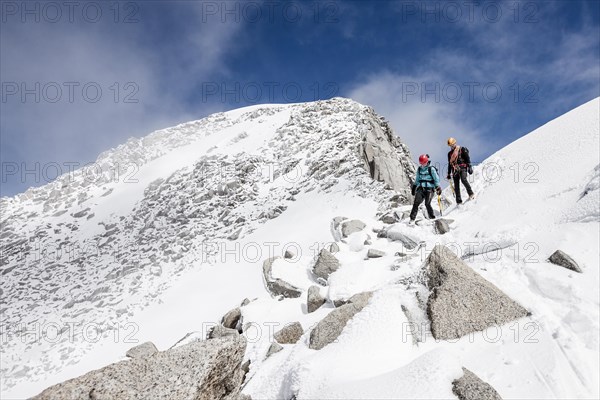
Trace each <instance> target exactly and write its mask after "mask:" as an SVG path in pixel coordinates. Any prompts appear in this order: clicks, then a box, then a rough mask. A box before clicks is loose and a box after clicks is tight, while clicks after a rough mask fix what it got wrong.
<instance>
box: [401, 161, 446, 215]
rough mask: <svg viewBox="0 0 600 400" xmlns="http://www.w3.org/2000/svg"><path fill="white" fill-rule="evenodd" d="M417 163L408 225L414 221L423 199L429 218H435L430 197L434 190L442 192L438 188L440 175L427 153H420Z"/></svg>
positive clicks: (438, 192)
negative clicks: (413, 198)
mask: <svg viewBox="0 0 600 400" xmlns="http://www.w3.org/2000/svg"><path fill="white" fill-rule="evenodd" d="M419 165H420V166H419V168H417V176H416V178H415V183H414V184H413V186H412V194H413V196H415V201H414V203H413V207H412V210H411V212H410V222H409V223H408V224H409V225H413V224H414V223H415V219H416V218H417V213H418V212H419V206H420V205H421V203H422V202H423V201H425V208H426V209H427V215H428V216H429V218H430V219H435V215H434V214H433V208H431V199H432V198H433V193H434V192H437V194H440V193H442V189H441V188H440V177H439V175H438V173H437V170H436V169H435V167H433V166H431V162H430V161H429V155H428V154H422V155H421V156H420V157H419Z"/></svg>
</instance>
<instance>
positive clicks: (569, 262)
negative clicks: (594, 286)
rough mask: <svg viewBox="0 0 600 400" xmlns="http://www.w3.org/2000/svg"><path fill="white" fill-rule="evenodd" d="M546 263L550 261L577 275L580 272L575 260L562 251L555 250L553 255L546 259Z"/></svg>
mask: <svg viewBox="0 0 600 400" xmlns="http://www.w3.org/2000/svg"><path fill="white" fill-rule="evenodd" d="M548 261H550V262H551V263H552V264H555V265H559V266H561V267H564V268H566V269H570V270H571V271H575V272H579V273H581V272H582V271H581V268H580V267H579V265H578V264H577V263H576V262H575V260H573V259H572V258H571V256H569V255H568V254H567V253H565V252H564V251H562V250H556V251H555V252H554V253H552V255H551V256H550V257H549V258H548Z"/></svg>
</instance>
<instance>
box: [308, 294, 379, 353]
mask: <svg viewBox="0 0 600 400" xmlns="http://www.w3.org/2000/svg"><path fill="white" fill-rule="evenodd" d="M371 296H372V293H371V292H365V293H359V294H357V295H354V296H352V297H351V298H350V300H348V303H347V304H344V305H343V306H341V307H339V308H336V309H335V310H333V311H331V312H330V313H329V314H327V316H326V317H325V318H323V319H322V320H321V321H319V323H318V324H317V326H315V328H314V329H313V330H312V332H311V333H310V344H309V347H310V348H311V349H313V350H321V349H322V348H323V347H325V346H327V345H328V344H330V343H333V342H334V341H335V340H336V339H337V338H338V336H340V333H342V331H343V330H344V327H345V326H346V324H347V323H348V321H350V320H351V319H352V318H353V317H354V316H355V315H356V314H357V313H359V312H360V311H361V310H362V309H363V308H365V306H366V305H367V304H368V302H369V300H370V299H371Z"/></svg>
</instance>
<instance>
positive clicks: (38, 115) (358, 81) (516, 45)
mask: <svg viewBox="0 0 600 400" xmlns="http://www.w3.org/2000/svg"><path fill="white" fill-rule="evenodd" d="M48 4H50V5H48ZM1 7H2V8H1V12H2V16H1V18H2V20H1V31H0V45H1V47H0V67H1V69H0V73H1V76H0V80H1V82H2V101H1V103H0V107H1V110H0V132H1V138H0V145H1V150H0V151H1V153H0V156H1V161H2V190H1V192H2V193H1V194H2V196H7V195H14V194H16V193H20V192H23V191H24V190H26V189H27V188H28V187H30V186H39V185H41V184H43V183H46V181H47V180H49V179H51V178H52V177H53V175H54V172H53V171H55V170H56V169H52V168H50V169H46V168H45V167H46V166H48V165H58V166H60V167H61V168H63V172H68V166H67V165H84V164H86V163H89V162H92V161H94V160H95V159H96V157H97V156H98V154H100V153H101V152H102V151H105V150H108V149H110V148H112V147H116V146H118V145H119V144H121V143H123V142H125V141H126V140H127V139H128V138H129V137H131V136H136V137H139V136H143V135H146V134H148V133H150V132H151V131H153V130H156V129H160V128H164V127H167V126H171V125H174V124H177V123H180V122H184V121H188V120H193V119H200V118H202V117H204V116H206V115H208V114H210V113H213V112H217V111H224V110H229V109H234V108H238V107H242V106H245V105H250V104H257V103H270V102H277V103H286V102H299V101H312V100H318V99H326V98H330V97H332V96H344V97H351V98H353V99H355V100H357V101H360V102H361V103H363V104H368V105H371V106H373V107H374V108H375V110H376V111H377V112H378V113H379V114H381V115H383V116H385V117H386V118H387V119H388V120H389V121H390V122H391V123H392V126H393V128H394V130H395V132H396V133H397V134H398V135H399V136H400V137H401V138H402V139H403V140H404V141H406V142H407V143H408V145H409V146H410V148H411V151H412V152H413V156H414V157H415V159H416V157H418V154H420V153H424V152H427V153H429V154H431V155H432V156H433V157H434V159H440V158H443V157H444V154H445V151H446V147H445V144H444V142H445V139H446V138H447V137H448V136H450V135H452V136H456V137H457V138H458V139H459V141H460V142H461V143H463V144H464V145H466V146H467V147H469V148H470V150H471V154H472V157H473V158H474V160H475V161H482V160H483V159H484V158H485V157H487V156H488V155H490V154H491V153H493V152H494V151H495V150H497V149H499V148H501V147H502V146H504V145H506V144H508V143H510V142H512V141H513V140H515V139H517V138H518V137H520V136H522V135H524V134H526V133H528V132H530V131H531V130H533V129H535V128H537V127H538V126H540V125H542V124H544V123H546V122H548V121H549V120H551V119H553V118H555V117H557V116H559V115H561V114H563V113H565V112H567V111H569V110H571V109H572V108H574V107H577V106H579V105H581V104H583V103H585V102H586V101H588V100H591V99H593V98H595V97H597V96H599V95H600V67H599V65H600V54H599V52H600V16H599V14H600V12H599V9H600V2H598V1H572V0H571V1H541V2H536V1H509V2H495V1H485V0H480V1H477V2H470V1H462V0H461V1H456V2H454V1H336V0H333V1H327V0H323V1H319V2H311V1H289V2H280V1H277V0H275V1H264V2H258V1H244V2H225V1H168V2H167V1H123V2H119V3H115V2H100V1H96V2H94V1H92V2H79V3H78V5H77V6H72V7H73V8H69V7H67V6H66V5H65V3H63V2H56V3H52V2H51V3H47V2H38V1H27V2H23V1H4V0H3V1H2V2H1ZM36 85H37V86H36ZM98 90H100V91H101V92H102V93H101V95H99V94H97V93H99V91H98ZM500 93H501V95H499V94H500ZM36 96H38V97H39V99H38V98H36ZM565 139H566V140H568V138H565ZM73 163H75V164H73ZM14 168H16V169H17V172H16V173H15V174H8V171H9V170H12V169H14ZM25 170H30V171H34V172H32V173H29V174H23V172H24V171H25ZM36 171H37V172H36Z"/></svg>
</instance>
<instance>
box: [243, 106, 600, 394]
mask: <svg viewBox="0 0 600 400" xmlns="http://www.w3.org/2000/svg"><path fill="white" fill-rule="evenodd" d="M599 105H600V101H599V99H595V100H593V101H590V102H589V103H587V104H584V105H582V106H581V107H579V108H577V109H575V110H573V111H571V112H570V113H568V114H566V115H564V116H562V117H560V118H558V119H556V120H554V121H552V122H550V123H548V124H546V125H544V126H543V127H541V128H539V129H538V130H536V131H534V132H532V133H531V134H529V135H527V136H525V137H523V138H522V139H520V140H517V141H516V142H514V143H512V144H511V145H509V146H507V147H506V148H504V149H502V150H500V151H499V152H497V153H496V154H494V155H493V156H491V157H490V158H489V159H488V160H486V161H485V162H484V163H482V165H480V166H478V167H476V168H475V173H474V175H473V176H472V177H471V179H472V181H473V187H474V188H475V190H476V192H477V194H478V197H477V199H476V200H474V201H469V202H467V203H466V204H464V205H463V206H461V208H458V209H457V208H452V207H451V208H449V209H448V210H446V213H445V216H446V217H447V218H449V219H452V220H454V222H452V223H451V228H452V229H451V231H450V232H449V233H447V234H445V235H443V236H440V235H436V234H435V233H434V230H433V227H432V226H431V224H427V223H426V221H423V223H422V224H421V225H420V226H417V227H414V228H410V227H408V226H406V225H405V224H404V223H398V224H395V225H394V226H392V227H391V229H392V230H395V231H396V232H400V233H404V234H406V235H408V236H410V237H412V238H413V239H414V240H415V241H420V242H422V243H423V245H424V246H423V247H422V248H420V249H419V250H417V251H413V252H412V255H415V257H413V258H412V259H410V260H408V261H407V262H406V261H401V259H400V258H399V257H397V256H395V255H394V254H397V252H405V253H407V249H406V248H405V247H404V246H403V245H402V244H400V243H398V242H392V241H389V240H388V239H381V238H378V239H373V240H372V241H371V244H369V245H365V246H358V247H354V248H353V246H352V242H353V240H352V238H348V240H347V243H340V244H339V245H340V252H338V253H337V254H336V256H337V258H338V259H339V260H340V261H341V263H342V266H341V268H340V269H339V270H338V271H336V272H335V273H334V274H333V275H332V276H331V278H330V280H329V285H328V287H327V288H326V289H325V288H324V289H323V293H324V294H325V292H327V293H326V294H327V296H328V297H329V298H330V299H336V298H338V297H339V295H340V294H343V297H345V298H347V297H349V296H350V295H352V294H355V293H360V292H364V291H371V290H375V294H374V296H373V298H372V300H371V302H370V303H369V305H368V306H367V307H365V308H364V309H363V311H362V312H360V313H359V314H357V315H356V317H354V318H353V319H352V320H351V321H350V322H349V323H348V325H346V327H345V328H344V330H343V332H342V334H341V335H340V337H339V338H338V340H337V341H336V342H335V343H332V344H330V345H328V346H326V347H325V348H323V349H321V350H318V351H315V350H311V349H310V348H309V347H308V343H309V342H310V330H311V329H312V328H313V327H314V324H315V322H317V321H319V320H320V319H321V318H322V317H323V315H324V314H326V313H328V312H330V311H331V310H332V308H331V307H332V306H331V305H330V306H329V307H327V306H325V308H321V309H319V310H318V311H317V312H315V313H314V314H305V313H304V311H303V309H302V307H301V304H302V302H303V301H302V300H297V299H289V300H285V301H282V302H276V301H272V300H269V299H266V300H265V299H259V300H257V301H255V302H253V303H250V304H249V305H248V306H246V307H243V308H242V311H243V318H244V322H245V323H248V321H253V322H254V321H255V322H257V323H258V324H259V325H260V326H268V325H270V324H271V323H273V322H276V323H277V324H278V325H277V326H279V327H280V326H282V325H283V324H285V323H289V322H291V321H296V320H297V321H300V322H301V323H302V325H303V327H304V328H305V334H304V335H303V337H302V339H301V340H300V342H299V343H298V344H296V345H294V346H290V345H286V346H284V349H283V350H282V351H281V352H279V353H276V354H274V355H272V356H271V357H269V358H268V359H267V360H263V357H264V354H265V352H266V350H267V348H268V346H269V341H270V339H271V338H268V337H267V338H262V340H260V341H258V343H257V344H255V345H254V346H252V347H251V349H250V350H249V352H248V353H249V357H250V359H251V360H252V363H253V364H252V366H251V370H250V372H251V374H252V373H254V374H253V375H251V378H250V380H249V381H248V383H247V385H246V387H245V389H244V391H245V392H246V393H248V394H251V395H252V396H253V398H291V397H292V396H293V395H295V396H296V398H299V399H300V398H339V399H347V398H362V399H364V398H376V399H383V398H390V399H399V398H405V399H416V398H421V399H441V398H455V395H454V394H453V393H452V390H451V389H452V382H453V380H455V379H458V378H459V377H460V376H461V375H462V371H461V367H466V368H468V369H469V370H471V371H473V372H475V373H476V374H477V375H478V376H479V377H481V378H482V379H483V380H484V381H486V382H488V383H490V384H491V385H492V386H493V387H494V388H495V389H496V390H497V391H498V393H499V394H500V395H501V396H502V397H503V398H505V399H542V398H548V399H565V398H588V399H596V398H598V397H599V395H600V393H599V391H600V389H599V374H598V372H599V371H600V366H599V359H600V353H599V343H598V335H599V333H600V326H599V320H600V315H599V305H600V301H599V274H598V269H599V266H600V255H599V247H598V243H599V240H600V236H599V222H600V221H599V218H598V215H599V214H598V213H599V207H600V204H599V202H598V168H599V166H598V165H599V163H600V160H599V154H598V149H599V145H600V143H599V122H598V109H599ZM517 171H518V175H517ZM463 190H464V189H463ZM445 194H446V195H447V196H450V195H451V193H450V189H447V190H446V191H445ZM408 208H409V207H400V208H399V209H398V211H399V212H402V211H406V210H408ZM345 216H346V217H348V218H355V217H357V215H356V214H345ZM363 221H364V222H366V223H367V231H368V229H369V228H372V229H380V228H382V226H383V224H382V223H381V222H380V221H378V220H377V219H375V218H374V216H372V217H371V218H369V219H366V220H363ZM354 235H356V234H354ZM361 243H362V242H361ZM435 244H444V245H446V246H448V247H449V248H451V249H452V250H453V251H454V252H455V253H457V255H459V256H461V258H463V259H464V260H465V261H466V262H467V264H468V265H469V266H470V267H472V268H473V269H474V270H475V271H476V272H478V273H479V274H480V275H481V276H482V277H484V278H485V279H486V280H488V281H491V282H492V283H494V284H495V285H496V286H497V287H498V288H500V289H501V290H502V291H503V292H504V293H506V294H508V295H509V296H510V297H511V298H512V299H514V300H516V301H518V302H519V303H520V304H522V305H523V306H524V307H526V308H527V309H528V310H529V311H530V312H531V316H529V317H527V318H522V319H519V320H517V321H514V322H513V323H509V324H506V325H504V326H501V327H492V328H489V329H487V330H485V331H483V332H478V333H474V334H471V335H467V336H464V337H462V338H461V339H459V340H455V341H451V342H446V341H443V342H440V341H436V340H434V339H433V337H432V336H431V333H430V326H429V320H428V318H427V315H426V312H425V306H424V304H423V299H426V296H427V294H426V291H427V289H426V288H425V287H424V286H423V285H422V284H420V275H421V274H422V272H423V267H422V266H423V262H424V261H425V258H426V256H427V255H428V254H429V252H430V251H431V250H432V249H433V247H434V245H435ZM372 248H375V249H378V250H381V251H384V252H385V253H386V255H385V256H384V257H382V258H377V259H368V260H367V259H365V255H366V253H367V251H368V249H372ZM557 249H561V250H563V251H565V252H566V253H568V254H570V255H572V256H573V257H574V258H575V260H576V262H577V263H578V264H579V266H580V267H581V268H582V270H583V272H582V273H581V274H579V273H575V272H573V271H569V270H567V269H564V268H562V267H559V266H556V265H554V264H550V263H549V262H548V261H547V258H548V257H549V256H550V255H551V254H552V253H553V252H554V251H555V250H557ZM484 301H485V299H482V302H484ZM286 303H287V304H286ZM403 308H404V309H403ZM406 310H407V311H408V313H407V312H406ZM407 315H410V316H411V319H412V321H409V320H408V319H407ZM275 330H276V329H275Z"/></svg>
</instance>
